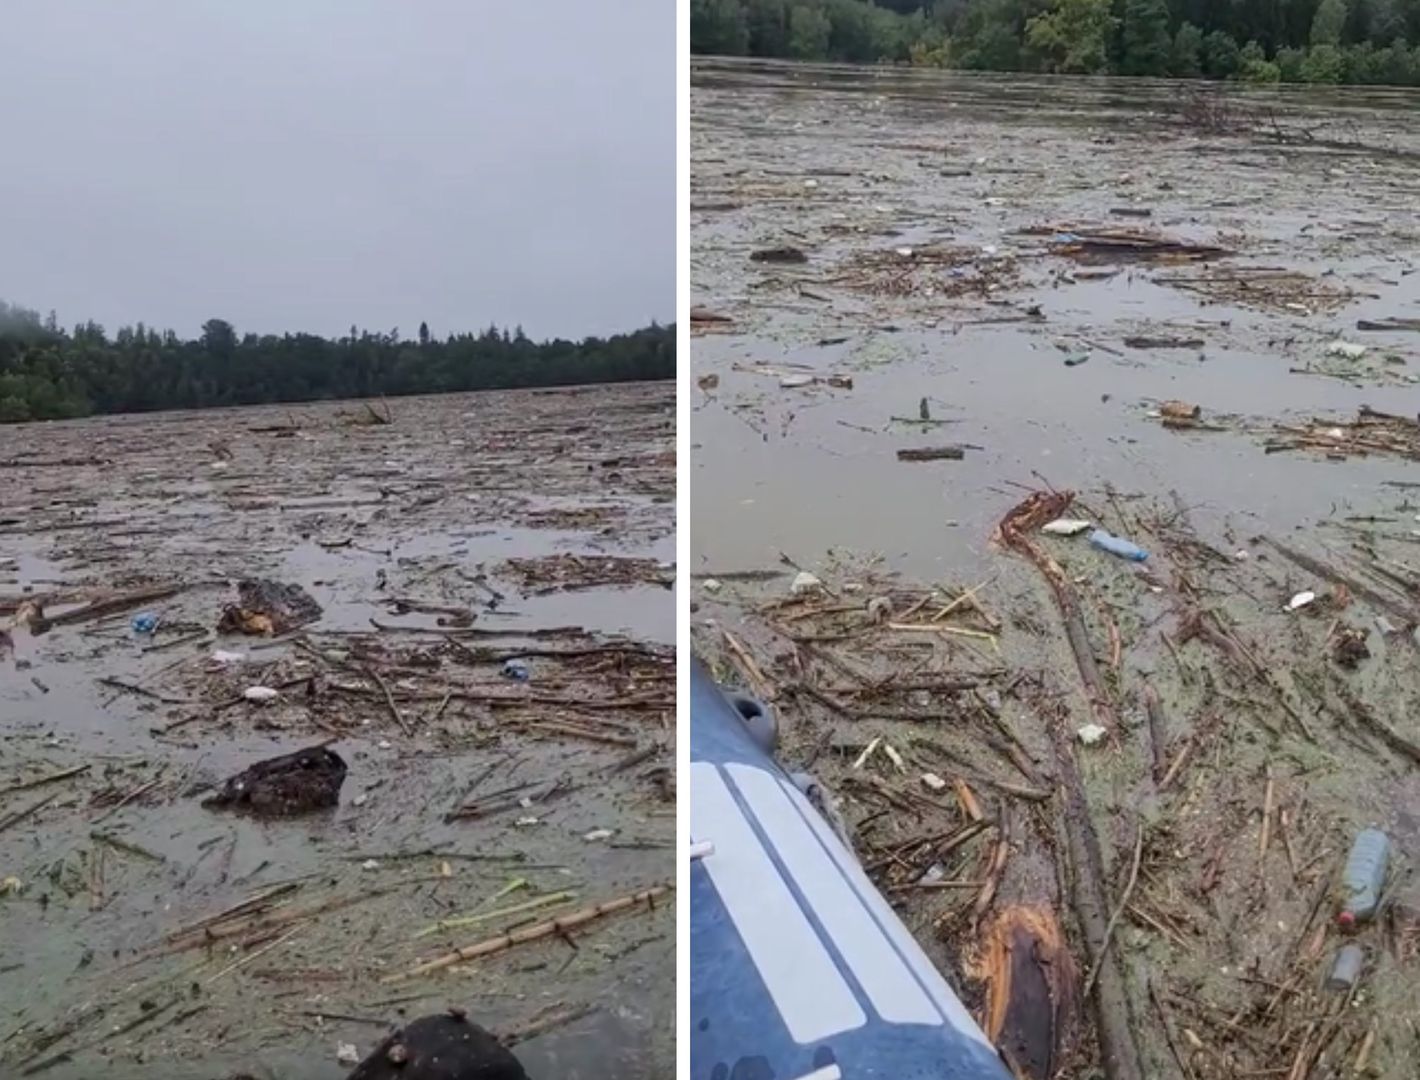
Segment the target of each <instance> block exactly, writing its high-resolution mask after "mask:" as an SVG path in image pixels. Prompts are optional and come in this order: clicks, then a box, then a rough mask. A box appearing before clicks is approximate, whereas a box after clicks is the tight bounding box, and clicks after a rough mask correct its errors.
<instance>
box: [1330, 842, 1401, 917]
mask: <svg viewBox="0 0 1420 1080" xmlns="http://www.w3.org/2000/svg"><path fill="white" fill-rule="evenodd" d="M1389 863H1390V837H1388V836H1386V834H1385V833H1383V832H1381V831H1380V829H1374V828H1372V829H1362V830H1361V831H1360V832H1359V833H1357V834H1356V839H1355V842H1353V843H1352V845H1351V854H1349V855H1348V856H1347V857H1346V869H1345V870H1344V871H1343V873H1342V876H1341V883H1342V890H1343V892H1342V900H1341V914H1340V915H1338V916H1337V918H1336V921H1337V922H1339V923H1340V924H1341V925H1342V926H1344V927H1352V926H1355V925H1356V924H1357V923H1363V922H1367V921H1369V920H1370V919H1372V918H1374V917H1375V914H1376V909H1377V908H1379V907H1380V903H1381V890H1382V889H1383V888H1385V876H1386V870H1387V868H1388V866H1389Z"/></svg>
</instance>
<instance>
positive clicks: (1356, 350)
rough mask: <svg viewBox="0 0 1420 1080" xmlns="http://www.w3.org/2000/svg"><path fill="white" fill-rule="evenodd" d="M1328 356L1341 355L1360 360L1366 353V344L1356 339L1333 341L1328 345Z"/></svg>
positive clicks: (1347, 358) (1345, 357) (1348, 358)
mask: <svg viewBox="0 0 1420 1080" xmlns="http://www.w3.org/2000/svg"><path fill="white" fill-rule="evenodd" d="M1326 355H1327V356H1340V357H1342V358H1344V359H1346V360H1359V359H1361V357H1363V356H1365V355H1366V346H1364V345H1362V344H1360V343H1359V342H1355V341H1340V340H1337V341H1333V342H1332V343H1331V344H1330V345H1328V346H1327V347H1326Z"/></svg>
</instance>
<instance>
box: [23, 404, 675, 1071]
mask: <svg viewBox="0 0 1420 1080" xmlns="http://www.w3.org/2000/svg"><path fill="white" fill-rule="evenodd" d="M389 409H390V413H389V419H390V420H391V422H390V423H387V424H377V423H373V422H371V413H370V410H367V409H365V408H364V406H362V405H360V404H359V403H349V404H314V405H295V406H289V407H287V406H273V407H263V408H252V409H228V410H214V411H210V412H195V413H191V412H190V413H161V414H153V415H145V416H124V417H113V418H102V419H94V420H86V421H78V422H72V423H61V424H31V425H24V426H17V427H7V428H0V626H3V627H4V628H5V629H6V631H7V639H6V640H7V642H8V645H7V646H6V647H4V648H3V649H0V725H3V729H4V730H3V734H4V738H3V740H0V823H3V824H0V879H4V885H3V886H0V926H3V932H0V1061H3V1062H4V1065H3V1067H0V1071H3V1072H4V1073H5V1075H7V1076H14V1075H42V1076H46V1077H55V1078H66V1080H76V1078H86V1077H91V1076H96V1075H100V1074H101V1075H104V1076H112V1077H116V1078H121V1077H139V1076H142V1077H164V1078H173V1080H178V1078H191V1080H198V1078H201V1080H226V1078H227V1077H229V1076H236V1075H250V1076H254V1077H261V1078H263V1080H267V1078H271V1080H275V1078H291V1080H296V1078H300V1080H307V1078H311V1080H314V1078H321V1080H326V1078H328V1080H338V1078H339V1077H341V1076H344V1075H346V1073H348V1071H349V1068H350V1064H349V1061H348V1059H349V1058H350V1057H351V1055H353V1054H356V1053H358V1054H359V1055H360V1056H363V1055H364V1054H365V1053H366V1052H368V1050H369V1049H370V1048H371V1047H372V1046H373V1045H374V1044H375V1043H377V1042H378V1041H379V1039H380V1038H382V1037H383V1035H384V1034H385V1033H386V1031H388V1030H389V1029H390V1027H391V1026H392V1025H396V1024H398V1023H400V1022H401V1021H402V1020H408V1019H412V1018H414V1017H417V1016H420V1015H424V1014H427V1013H430V1012H436V1011H440V1010H442V1009H444V1008H446V1007H451V1006H458V1007H460V1008H463V1009H465V1010H466V1011H467V1013H468V1015H469V1016H470V1018H471V1019H473V1020H476V1021H477V1022H479V1023H481V1024H483V1025H484V1026H485V1027H488V1028H490V1029H492V1030H494V1031H497V1032H500V1033H502V1034H505V1035H507V1036H509V1037H510V1038H511V1039H513V1040H515V1041H516V1042H517V1053H518V1054H519V1055H520V1057H521V1058H522V1059H523V1061H524V1063H525V1065H526V1067H527V1068H528V1070H529V1073H530V1074H531V1075H533V1076H535V1077H536V1076H546V1077H554V1076H555V1077H568V1076H589V1077H590V1076H605V1075H608V1074H616V1075H624V1076H631V1077H646V1078H648V1080H649V1078H651V1077H659V1076H664V1075H666V1073H667V1071H668V1070H669V1069H670V1068H671V1065H670V1063H671V1062H672V1061H673V1060H674V1058H673V1048H674V1036H673V1031H672V1025H673V1006H672V1001H673V995H672V993H671V988H672V987H673V986H674V970H675V963H674V958H675V950H674V933H673V928H674V920H673V917H672V914H671V913H672V911H673V894H670V893H664V894H662V893H655V894H654V895H653V896H652V897H650V898H647V899H644V900H642V901H639V902H637V903H634V904H632V905H631V906H630V907H629V908H628V909H627V910H624V911H621V912H619V913H615V914H606V915H601V916H596V917H593V918H591V919H590V920H589V921H586V922H585V923H581V924H580V925H578V924H576V923H573V924H572V925H574V926H576V928H575V929H568V930H566V931H565V932H563V933H562V934H561V935H560V936H559V935H558V934H557V933H556V932H552V933H549V934H543V935H542V936H539V937H537V938H535V939H534V940H529V941H527V942H524V943H514V942H511V941H510V942H506V943H505V945H507V946H508V947H504V948H502V949H501V950H500V951H495V952H493V953H490V954H488V955H484V956H481V957H480V958H478V959H470V960H467V961H463V962H455V963H452V964H450V965H449V966H447V967H446V968H444V969H441V970H435V971H430V972H428V973H416V972H414V968H415V966H416V965H417V964H420V963H421V962H423V961H427V960H430V959H433V958H436V957H438V956H440V955H441V954H447V953H451V952H452V951H453V950H455V949H460V948H463V947H465V946H469V945H474V944H478V943H481V942H487V941H489V940H493V939H497V938H499V937H500V936H501V935H503V934H504V933H505V932H509V931H512V930H514V929H518V928H528V927H535V926H537V925H539V924H543V923H545V922H547V921H548V920H555V919H559V918H562V917H564V916H570V915H575V914H577V913H579V912H584V911H586V910H587V909H591V908H598V907H599V906H601V905H606V904H608V903H611V902H614V901H617V900H619V899H621V898H624V897H627V896H637V895H640V894H642V893H644V892H646V891H648V890H657V889H659V887H661V886H663V885H665V884H666V883H667V882H670V881H671V880H672V879H673V876H674V875H673V873H672V865H673V863H672V858H671V853H670V847H671V845H672V842H673V837H674V820H675V819H674V801H673V800H674V783H673V777H672V776H671V762H672V760H673V756H672V755H673V748H674V627H675V616H674V593H673V591H672V590H671V589H670V588H669V587H668V584H669V583H670V582H671V581H672V580H673V577H674V565H673V562H674V551H675V545H674V475H675V468H674V393H673V387H672V386H670V385H669V384H644V385H627V386H613V387H591V388H574V389H568V390H559V391H549V392H536V393H533V392H510V393H488V394H475V395H450V396H444V397H435V398H409V399H399V400H395V401H393V402H390V403H389ZM379 411H380V412H381V413H383V412H384V406H380V407H379ZM246 578H266V579H271V580H275V581H279V582H283V583H289V584H293V585H297V586H300V587H301V588H302V589H303V590H305V591H306V592H307V593H308V594H309V596H310V597H311V598H312V599H313V600H315V601H316V603H318V604H319V605H320V606H321V608H322V611H321V615H320V618H319V619H317V620H316V621H315V622H312V623H309V624H307V625H304V626H301V627H299V628H298V629H296V630H294V631H292V632H290V633H285V634H278V635H277V636H275V637H261V636H258V637H246V636H243V635H241V634H222V633H219V632H218V631H217V623H218V619H219V616H220V615H221V614H222V611H223V608H224V606H225V605H226V604H229V603H231V602H233V601H234V600H235V599H236V589H235V588H234V583H235V582H237V581H239V580H242V579H246ZM163 587H168V588H171V589H172V590H173V592H172V595H165V594H163V595H158V596H155V597H154V598H153V599H149V600H140V601H137V602H130V601H128V600H126V599H124V598H126V597H132V596H134V595H140V596H141V595H142V593H143V591H144V590H150V589H154V588H163ZM114 598H118V600H119V603H118V604H117V606H116V607H115V608H114V609H113V610H109V611H98V612H94V613H93V614H92V616H91V615H89V614H87V612H88V609H87V608H86V607H85V605H87V604H90V603H93V602H95V601H99V602H104V601H107V600H111V599H114ZM30 603H37V604H39V605H40V606H41V608H42V611H43V614H44V616H46V617H48V618H50V619H53V620H54V621H55V623H56V625H54V626H53V627H52V628H49V629H48V630H47V631H45V632H36V631H37V630H41V629H43V624H42V623H36V622H35V621H34V619H33V618H32V617H30V616H32V615H33V614H34V613H33V610H32V609H31V610H29V611H28V613H27V607H28V605H29V604H30ZM76 612H77V613H78V615H77V617H76V618H75V619H74V620H73V621H65V616H66V615H67V614H70V613H76ZM140 613H151V614H153V615H156V616H157V617H158V620H159V622H158V627H157V630H156V632H154V633H151V634H148V633H138V632H136V631H135V630H134V628H133V627H132V625H131V620H132V618H133V616H135V615H138V614H140ZM219 652H221V653H226V654H229V655H228V656H226V657H225V658H220V657H218V655H217V654H218V653H219ZM509 657H512V658H520V659H522V661H523V662H524V664H525V665H526V669H527V671H528V675H529V677H528V679H527V681H526V682H519V681H517V680H515V679H513V678H509V677H507V676H505V675H504V674H503V663H504V660H505V659H507V658H509ZM254 686H265V687H269V688H274V689H276V690H277V692H278V696H277V699H276V700H275V701H274V702H272V703H270V704H258V703H253V702H249V701H247V700H245V699H244V698H243V694H244V692H245V690H247V689H248V688H251V687H254ZM317 743H325V744H328V745H330V746H331V747H332V748H333V749H334V750H335V751H336V752H337V753H338V754H340V755H341V756H342V757H343V759H344V760H345V762H346V764H347V767H348V773H347V776H346V779H345V782H344V786H343V789H342V791H341V794H340V800H339V805H338V806H337V807H335V808H333V809H330V810H325V811H317V812H315V813H313V814H309V815H305V816H301V817H295V818H289V819H276V820H265V819H257V818H252V817H247V816H242V815H239V814H233V813H230V812H224V811H218V810H214V809H208V808H206V807H203V806H202V805H201V802H202V799H203V798H204V797H205V796H206V795H207V794H209V793H210V792H211V790H212V787H213V785H215V784H217V783H220V782H221V781H222V780H224V779H225V778H226V777H228V776H230V775H232V774H233V773H235V772H237V771H239V770H240V769H243V768H245V767H247V766H249V765H251V764H253V763H254V762H256V761H259V760H261V759H264V758H268V757H272V756H274V755H277V754H281V753H285V752H289V751H292V750H296V749H299V748H301V747H305V746H311V745H315V744H317ZM244 904H245V905H247V907H241V905H244ZM233 912H235V913H236V914H233ZM212 920H215V921H212ZM445 924H447V925H445ZM204 926H206V929H203V927H204Z"/></svg>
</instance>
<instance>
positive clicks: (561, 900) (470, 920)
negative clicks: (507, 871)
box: [414, 891, 577, 941]
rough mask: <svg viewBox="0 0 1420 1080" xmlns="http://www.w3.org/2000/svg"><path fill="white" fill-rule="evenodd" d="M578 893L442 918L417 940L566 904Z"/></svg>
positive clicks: (558, 894) (556, 893) (543, 897)
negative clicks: (445, 931) (491, 920)
mask: <svg viewBox="0 0 1420 1080" xmlns="http://www.w3.org/2000/svg"><path fill="white" fill-rule="evenodd" d="M576 898H577V894H576V893H573V892H565V891H564V892H555V893H548V894H547V895H545V896H535V897H533V898H532V899H531V900H525V901H523V902H522V903H521V904H514V905H513V906H512V907H505V908H498V909H497V910H496V911H482V912H476V913H475V914H472V915H456V916H454V917H453V918H452V919H440V920H439V921H438V922H436V923H435V924H434V925H433V926H426V927H425V928H424V929H423V930H420V931H419V933H417V934H415V935H414V937H415V940H416V941H417V940H418V939H419V938H425V937H428V936H429V935H430V934H437V933H440V932H442V931H444V930H461V929H463V928H464V927H466V926H477V925H478V924H479V923H481V922H487V921H488V920H489V919H501V918H504V917H506V916H508V915H521V914H523V913H524V912H526V911H533V910H535V909H537V908H542V907H550V906H556V905H558V904H566V903H569V902H571V901H572V900H575V899H576Z"/></svg>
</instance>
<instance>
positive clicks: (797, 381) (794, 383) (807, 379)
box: [779, 375, 818, 390]
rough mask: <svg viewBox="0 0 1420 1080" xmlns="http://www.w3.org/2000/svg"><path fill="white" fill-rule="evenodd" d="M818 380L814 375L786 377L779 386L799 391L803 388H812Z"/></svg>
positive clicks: (780, 381)
mask: <svg viewBox="0 0 1420 1080" xmlns="http://www.w3.org/2000/svg"><path fill="white" fill-rule="evenodd" d="M817 381H818V380H817V379H815V378H814V377H813V376H812V375H785V376H784V377H783V378H781V379H780V380H779V385H780V386H782V387H783V388H784V389H785V390H797V389H798V388H799V387H801V386H812V385H813V384H814V383H815V382H817Z"/></svg>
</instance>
